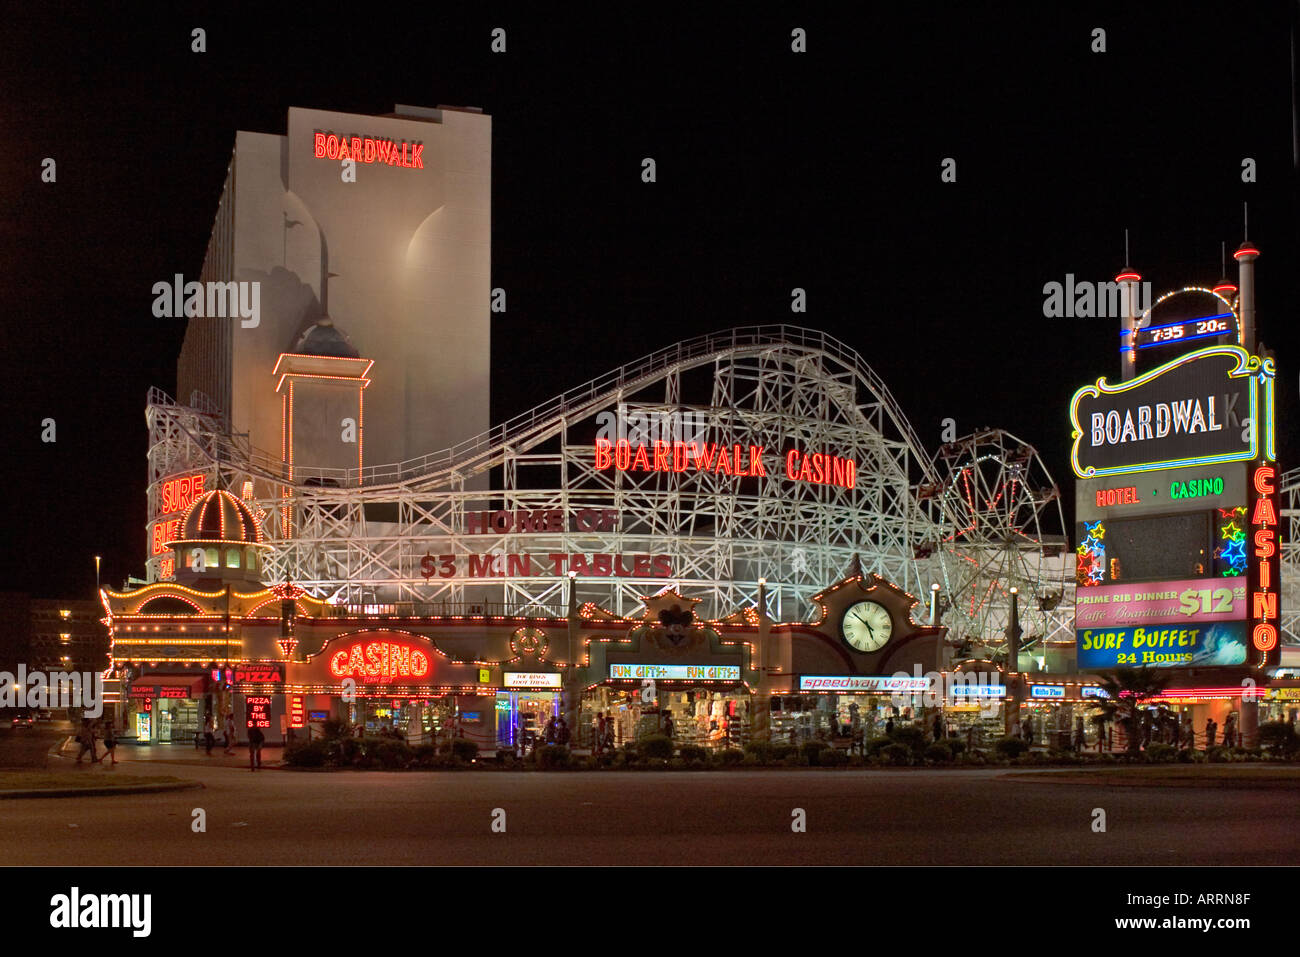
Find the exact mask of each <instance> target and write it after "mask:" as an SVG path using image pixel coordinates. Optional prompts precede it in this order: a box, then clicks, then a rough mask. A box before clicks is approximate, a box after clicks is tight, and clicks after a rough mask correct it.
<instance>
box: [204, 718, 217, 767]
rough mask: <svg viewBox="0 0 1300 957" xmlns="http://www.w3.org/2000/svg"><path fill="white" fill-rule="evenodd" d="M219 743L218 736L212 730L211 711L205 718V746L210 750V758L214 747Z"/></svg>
mask: <svg viewBox="0 0 1300 957" xmlns="http://www.w3.org/2000/svg"><path fill="white" fill-rule="evenodd" d="M216 743H217V739H216V735H215V734H213V729H212V712H211V711H209V712H208V713H207V714H205V715H204V716H203V745H204V747H205V748H207V750H208V754H209V756H210V755H211V754H212V746H213V745H215V744H216Z"/></svg>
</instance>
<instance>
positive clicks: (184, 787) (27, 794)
mask: <svg viewBox="0 0 1300 957" xmlns="http://www.w3.org/2000/svg"><path fill="white" fill-rule="evenodd" d="M201 787H203V784H202V783H201V782H199V781H175V782H171V783H167V784H132V785H130V786H128V787H121V788H31V789H28V790H13V791H0V801H5V800H9V799H10V798H43V797H50V798H60V797H107V796H108V795H110V794H156V793H158V792H159V791H189V790H192V789H194V788H201Z"/></svg>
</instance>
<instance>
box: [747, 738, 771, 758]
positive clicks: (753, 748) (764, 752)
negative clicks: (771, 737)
mask: <svg viewBox="0 0 1300 957" xmlns="http://www.w3.org/2000/svg"><path fill="white" fill-rule="evenodd" d="M745 756H746V757H747V758H753V759H754V760H753V762H752V763H754V764H767V762H769V761H771V760H772V745H770V744H768V743H767V742H766V741H751V742H749V744H747V745H745Z"/></svg>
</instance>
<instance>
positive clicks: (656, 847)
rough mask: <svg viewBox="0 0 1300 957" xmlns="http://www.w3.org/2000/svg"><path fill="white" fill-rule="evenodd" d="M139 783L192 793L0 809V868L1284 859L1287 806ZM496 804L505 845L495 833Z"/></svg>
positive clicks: (770, 789)
mask: <svg viewBox="0 0 1300 957" xmlns="http://www.w3.org/2000/svg"><path fill="white" fill-rule="evenodd" d="M54 763H55V762H52V765H53V764H54ZM62 763H63V764H67V763H68V762H66V761H64V762H62ZM141 764H143V762H141ZM141 764H133V765H132V767H131V770H132V772H134V773H140V772H142V771H144V770H145V769H144V768H143V767H142V766H141ZM150 770H153V771H156V773H159V774H174V775H177V776H180V777H184V778H193V779H197V780H200V781H202V782H203V783H204V784H205V786H206V787H205V789H204V790H189V791H180V792H174V793H165V794H147V795H122V796H112V797H100V798H49V799H30V800H12V801H5V802H3V804H0V854H3V859H4V860H5V862H6V863H7V864H11V865H35V864H64V865H95V864H109V865H171V864H177V865H184V864H220V865H240V864H245V865H248V864H252V865H259V864H280V865H288V864H304V865H339V864H378V865H387V864H561V865H568V864H573V865H581V864H636V865H648V864H756V863H757V864H857V865H871V864H891V865H899V864H948V865H959V864H967V865H969V864H1044V865H1059V864H1084V865H1116V864H1118V865H1135V864H1159V865H1231V864H1255V865H1258V864H1289V863H1294V862H1295V861H1296V860H1297V857H1300V853H1298V852H1300V838H1298V837H1297V834H1300V801H1297V800H1296V794H1295V791H1294V789H1288V788H1251V787H1249V786H1245V787H1237V786H1235V785H1232V786H1227V787H1213V788H1191V789H1188V788H1163V787H1145V788H1138V787H1099V786H1093V785H1079V784H1064V783H1062V784H1053V783H1051V782H1050V780H1044V781H1043V782H1042V783H1039V781H1038V780H1031V781H1026V780H1018V779H1010V778H1008V774H1009V773H1011V772H1009V771H1007V770H966V771H955V770H924V769H914V770H898V771H881V770H875V771H818V770H788V771H787V770H777V769H771V770H753V771H748V770H746V771H729V772H710V771H703V772H679V773H653V772H600V773H564V772H555V773H505V772H503V773H496V772H453V773H446V772H444V773H385V772H343V773H304V772H292V771H282V770H273V769H268V770H265V771H263V772H261V773H257V774H253V773H250V772H249V771H248V770H247V769H240V768H237V767H233V766H220V765H215V764H214V765H210V766H204V765H202V764H201V763H195V762H176V763H172V762H170V761H169V762H166V763H163V762H157V763H154V764H152V766H151V768H150ZM87 773H96V774H112V773H114V772H113V770H111V769H108V770H102V769H100V768H98V767H96V768H95V770H93V771H89V770H88V771H87ZM1050 773H1051V772H1048V774H1049V775H1050ZM196 808H202V809H203V811H204V812H205V813H206V832H204V833H195V832H194V831H193V830H192V829H191V821H192V820H193V811H194V809H196ZM498 808H499V809H501V810H502V811H504V827H505V832H504V833H494V832H493V830H492V824H493V820H494V809H498ZM1095 808H1101V809H1103V810H1104V811H1105V814H1106V831H1105V832H1104V833H1096V832H1094V831H1093V827H1092V824H1093V820H1094V813H1093V812H1094V809H1095ZM795 809H802V810H803V812H804V813H805V815H806V827H807V830H806V832H804V833H795V832H794V831H792V822H794V821H795V819H796V818H795V816H794V815H795ZM496 819H497V820H498V821H499V820H500V814H499V813H498V814H496Z"/></svg>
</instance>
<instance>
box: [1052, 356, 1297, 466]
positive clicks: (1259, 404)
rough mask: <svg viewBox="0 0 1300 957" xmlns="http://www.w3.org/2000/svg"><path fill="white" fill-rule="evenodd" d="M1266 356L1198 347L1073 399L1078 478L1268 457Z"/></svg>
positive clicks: (1101, 382) (1269, 373) (1269, 375)
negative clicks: (1155, 366) (1122, 380)
mask: <svg viewBox="0 0 1300 957" xmlns="http://www.w3.org/2000/svg"><path fill="white" fill-rule="evenodd" d="M1273 374H1274V367H1273V361H1272V360H1271V359H1260V358H1259V357H1257V356H1252V355H1250V354H1249V353H1247V352H1246V350H1245V349H1242V348H1241V347H1240V346H1210V347H1208V348H1205V349H1198V350H1196V351H1195V352H1190V353H1188V354H1187V355H1185V356H1181V357H1180V358H1178V359H1175V360H1174V361H1172V362H1169V363H1166V364H1165V365H1162V366H1160V367H1159V368H1157V369H1152V370H1151V371H1150V372H1148V373H1146V374H1145V375H1142V376H1138V377H1137V378H1136V379H1133V380H1132V381H1131V382H1125V383H1122V384H1120V385H1110V384H1109V383H1108V382H1107V381H1106V380H1105V379H1104V378H1103V379H1098V380H1097V383H1096V384H1095V385H1089V386H1085V387H1084V388H1082V389H1080V390H1079V391H1078V392H1076V393H1075V394H1074V398H1073V399H1072V400H1071V402H1070V421H1071V423H1072V425H1073V427H1074V447H1073V450H1072V452H1071V456H1070V459H1071V465H1072V466H1073V468H1074V474H1075V475H1077V476H1079V477H1080V478H1091V477H1094V476H1104V475H1121V474H1125V473H1129V472H1141V471H1145V470H1148V469H1159V468H1174V467H1177V466H1184V465H1205V464H1210V463H1216V462H1245V461H1250V460H1252V459H1256V458H1259V457H1261V456H1264V457H1267V458H1272V457H1273V454H1274V453H1273Z"/></svg>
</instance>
